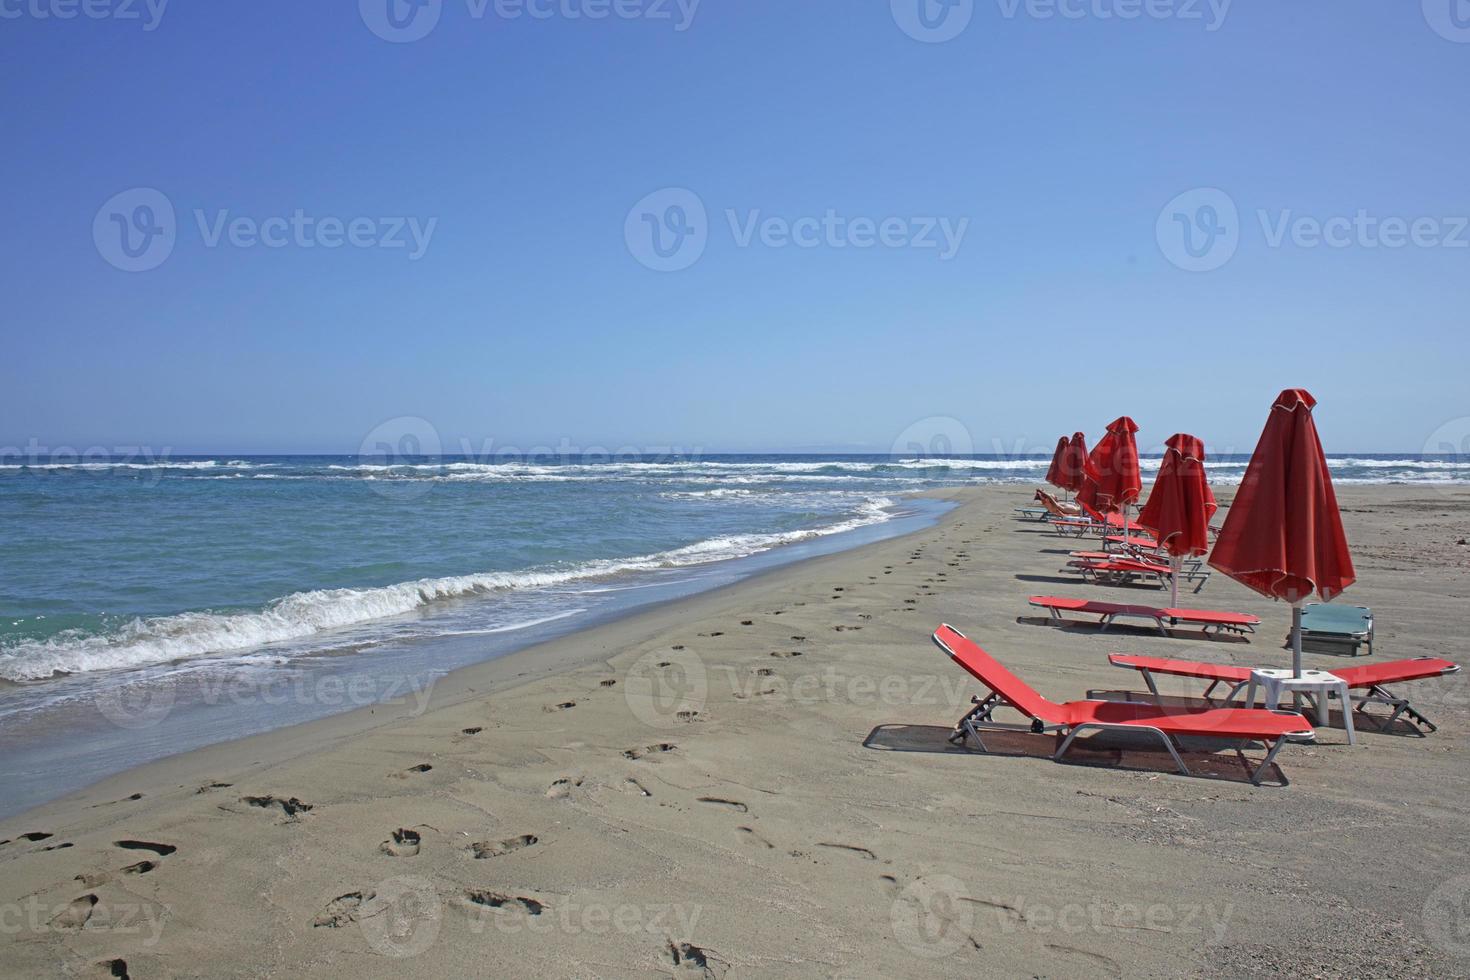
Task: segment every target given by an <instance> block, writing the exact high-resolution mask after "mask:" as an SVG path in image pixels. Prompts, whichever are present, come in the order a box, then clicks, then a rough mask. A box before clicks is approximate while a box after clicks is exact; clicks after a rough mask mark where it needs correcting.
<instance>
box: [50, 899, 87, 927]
mask: <svg viewBox="0 0 1470 980" xmlns="http://www.w3.org/2000/svg"><path fill="white" fill-rule="evenodd" d="M96 904H97V896H96V895H91V894H88V895H83V896H81V897H80V898H74V899H72V900H71V901H70V902H68V903H67V904H66V906H65V907H64V908H62V910H61V911H60V912H57V913H56V914H55V915H53V916H52V917H51V922H50V925H51V928H53V929H81V928H83V927H84V926H86V924H87V920H88V919H90V918H92V909H93V907H94V906H96Z"/></svg>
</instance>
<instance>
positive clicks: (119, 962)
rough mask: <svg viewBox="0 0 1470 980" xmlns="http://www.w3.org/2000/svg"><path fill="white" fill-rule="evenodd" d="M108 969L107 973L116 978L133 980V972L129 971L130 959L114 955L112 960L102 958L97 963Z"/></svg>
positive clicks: (115, 979)
mask: <svg viewBox="0 0 1470 980" xmlns="http://www.w3.org/2000/svg"><path fill="white" fill-rule="evenodd" d="M97 965H98V966H100V967H101V968H102V969H103V970H105V971H106V975H107V976H109V977H113V978H114V980H132V974H130V973H129V972H128V961H127V960H125V959H123V958H122V957H120V956H118V957H114V958H112V959H110V960H102V961H101V962H99V963H98V964H97Z"/></svg>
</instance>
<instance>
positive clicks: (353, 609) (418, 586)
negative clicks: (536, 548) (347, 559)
mask: <svg viewBox="0 0 1470 980" xmlns="http://www.w3.org/2000/svg"><path fill="white" fill-rule="evenodd" d="M892 505H893V501H891V500H889V499H888V498H886V497H877V498H873V499H871V500H868V501H865V502H864V503H863V504H862V505H861V507H860V509H859V510H858V512H857V513H856V514H855V515H854V516H852V517H850V518H848V519H847V520H844V521H841V522H839V523H836V524H830V525H827V526H825V527H820V528H813V529H810V530H801V531H784V532H779V533H771V534H736V535H727V536H722V537H716V538H710V539H708V540H705V541H699V542H695V543H694V544H690V545H685V546H684V547H682V548H675V549H672V550H670V551H664V552H660V553H657V554H651V555H640V556H636V557H632V558H622V559H604V560H598V561H590V562H583V563H581V564H577V565H573V566H569V567H566V568H544V569H527V570H523V571H516V572H483V573H479V574H474V575H455V576H446V577H443V578H430V579H419V580H417V581H413V582H400V583H398V584H396V585H388V586H382V587H377V588H365V589H319V590H315V591H310V592H297V593H294V594H292V595H288V596H285V597H284V598H281V599H277V600H275V601H274V602H272V603H270V604H269V605H267V606H266V607H265V608H264V609H260V610H257V611H254V612H241V613H213V612H185V613H178V614H176V615H172V616H159V617H153V618H149V619H135V620H133V621H132V622H131V623H129V624H128V625H127V626H125V627H123V628H122V629H120V630H118V631H116V632H114V633H110V634H106V635H100V636H99V635H91V636H87V635H80V636H79V635H76V634H74V633H61V634H58V635H56V636H53V637H50V638H48V639H46V640H44V641H36V640H26V641H22V642H19V643H12V644H8V645H6V646H4V647H0V678H3V679H5V680H10V681H29V680H40V679H43V678H47V677H52V676H55V675H58V674H79V673H84V672H88V671H96V670H115V669H121V668H133V667H142V666H147V665H150V664H160V663H169V662H171V661H176V660H188V659H192V658H196V657H204V656H211V655H219V654H228V653H234V652H244V651H248V650H254V649H256V648H258V647H261V646H264V645H266V644H270V643H283V642H288V641H300V640H305V639H308V638H310V637H314V636H317V635H318V634H323V633H328V632H330V631H333V630H339V629H343V628H347V627H353V626H359V625H362V624H365V623H369V622H372V621H375V620H382V619H388V618H391V617H395V616H403V615H406V614H410V613H415V612H418V611H420V610H423V609H425V608H426V607H428V606H431V605H433V604H434V603H436V602H441V601H443V600H446V599H456V598H467V597H472V596H476V595H487V594H491V593H495V592H502V591H509V590H522V589H535V588H542V587H547V586H557V585H562V584H566V583H569V582H577V581H582V580H586V579H595V578H601V577H605V576H609V575H615V574H618V573H620V572H635V571H654V570H658V569H663V568H679V567H684V566H689V565H701V564H705V563H708V562H715V561H723V560H726V559H731V558H741V557H744V556H747V555H752V554H756V553H758V552H762V551H766V550H769V549H771V548H774V547H777V546H778V545H782V544H789V543H793V542H797V541H802V540H807V539H810V538H815V537H821V536H824V535H829V534H836V533H838V532H840V531H848V530H853V529H855V528H859V527H863V526H865V525H869V524H876V523H879V522H882V521H885V520H887V519H888V518H889V517H891V516H892V515H891V514H890V513H889V512H888V510H887V508H889V507H891V506H892Z"/></svg>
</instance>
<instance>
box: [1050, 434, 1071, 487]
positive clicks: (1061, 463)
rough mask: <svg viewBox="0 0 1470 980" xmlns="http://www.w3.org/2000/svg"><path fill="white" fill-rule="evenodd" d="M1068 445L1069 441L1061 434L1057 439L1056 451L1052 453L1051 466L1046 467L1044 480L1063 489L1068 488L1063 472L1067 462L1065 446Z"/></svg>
mask: <svg viewBox="0 0 1470 980" xmlns="http://www.w3.org/2000/svg"><path fill="white" fill-rule="evenodd" d="M1070 445H1071V443H1069V442H1068V441H1067V437H1066V436H1062V437H1061V438H1060V439H1058V440H1057V451H1056V452H1054V453H1052V457H1051V466H1049V467H1047V470H1046V482H1047V483H1050V484H1051V485H1052V486H1054V487H1060V488H1061V489H1063V490H1068V489H1070V488H1069V487H1068V486H1067V483H1066V478H1065V476H1064V474H1063V467H1065V466H1066V463H1067V447H1068V446H1070Z"/></svg>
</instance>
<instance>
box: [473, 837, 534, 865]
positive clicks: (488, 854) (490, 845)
mask: <svg viewBox="0 0 1470 980" xmlns="http://www.w3.org/2000/svg"><path fill="white" fill-rule="evenodd" d="M539 841H540V838H539V837H537V836H536V835H535V834H522V835H521V836H519V837H510V838H507V839H505V840H502V841H488V840H482V841H476V842H475V843H473V844H471V845H470V850H471V851H472V852H473V853H474V855H475V858H476V859H478V860H484V859H486V858H498V857H504V856H505V855H507V854H510V853H512V852H514V851H520V850H524V849H526V848H528V847H532V846H534V845H536V844H537V843H538V842H539Z"/></svg>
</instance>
